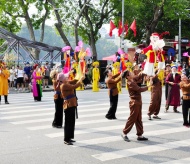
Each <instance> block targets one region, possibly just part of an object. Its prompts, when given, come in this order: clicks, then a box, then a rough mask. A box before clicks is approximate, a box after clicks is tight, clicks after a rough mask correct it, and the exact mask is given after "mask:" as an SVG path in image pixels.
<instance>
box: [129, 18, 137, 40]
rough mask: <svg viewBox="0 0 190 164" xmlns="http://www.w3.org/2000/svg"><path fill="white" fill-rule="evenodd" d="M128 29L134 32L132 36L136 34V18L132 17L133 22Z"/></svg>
mask: <svg viewBox="0 0 190 164" xmlns="http://www.w3.org/2000/svg"><path fill="white" fill-rule="evenodd" d="M130 29H131V30H132V31H133V32H134V36H136V35H137V28H136V20H135V19H134V21H133V23H132V24H131V26H130Z"/></svg>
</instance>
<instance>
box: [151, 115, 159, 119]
mask: <svg viewBox="0 0 190 164" xmlns="http://www.w3.org/2000/svg"><path fill="white" fill-rule="evenodd" d="M153 118H154V119H161V118H160V117H158V116H156V115H155V116H153Z"/></svg>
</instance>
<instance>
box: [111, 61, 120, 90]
mask: <svg viewBox="0 0 190 164" xmlns="http://www.w3.org/2000/svg"><path fill="white" fill-rule="evenodd" d="M112 66H113V70H112V74H113V75H116V74H118V73H119V72H120V70H119V67H120V63H119V62H115V63H114V64H113V65H112ZM121 88H122V83H121V81H119V82H118V83H117V89H118V92H119V93H121Z"/></svg>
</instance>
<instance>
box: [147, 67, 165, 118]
mask: <svg viewBox="0 0 190 164" xmlns="http://www.w3.org/2000/svg"><path fill="white" fill-rule="evenodd" d="M158 74H159V71H158V70H156V71H155V76H153V77H150V81H151V84H152V86H151V100H150V106H149V110H148V116H149V120H152V118H151V115H152V114H154V116H153V118H155V119H161V118H160V117H158V114H159V112H160V106H161V100H162V84H161V81H160V80H159V78H158Z"/></svg>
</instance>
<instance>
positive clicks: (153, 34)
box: [152, 32, 160, 37]
mask: <svg viewBox="0 0 190 164" xmlns="http://www.w3.org/2000/svg"><path fill="white" fill-rule="evenodd" d="M152 36H158V37H160V35H159V34H158V33H157V32H154V33H152Z"/></svg>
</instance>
